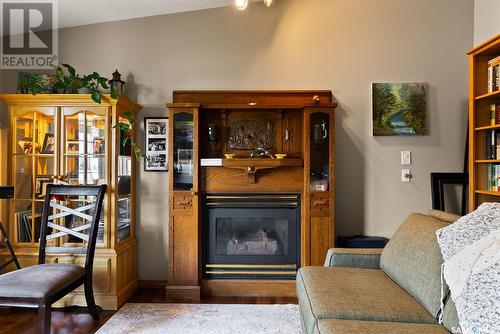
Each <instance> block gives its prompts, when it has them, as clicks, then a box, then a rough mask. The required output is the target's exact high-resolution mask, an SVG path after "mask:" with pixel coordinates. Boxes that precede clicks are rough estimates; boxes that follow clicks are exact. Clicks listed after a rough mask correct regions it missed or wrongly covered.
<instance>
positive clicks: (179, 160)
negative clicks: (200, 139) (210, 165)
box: [173, 112, 194, 190]
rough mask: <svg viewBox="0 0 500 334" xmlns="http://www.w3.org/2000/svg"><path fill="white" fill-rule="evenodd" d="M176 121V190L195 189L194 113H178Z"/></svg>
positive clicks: (175, 115)
mask: <svg viewBox="0 0 500 334" xmlns="http://www.w3.org/2000/svg"><path fill="white" fill-rule="evenodd" d="M173 118H174V119H173V122H174V147H173V150H174V151H173V154H174V190H192V189H193V170H194V160H193V159H194V156H193V140H194V137H193V135H194V129H193V115H192V114H190V113H184V112H182V113H177V114H174V117H173Z"/></svg>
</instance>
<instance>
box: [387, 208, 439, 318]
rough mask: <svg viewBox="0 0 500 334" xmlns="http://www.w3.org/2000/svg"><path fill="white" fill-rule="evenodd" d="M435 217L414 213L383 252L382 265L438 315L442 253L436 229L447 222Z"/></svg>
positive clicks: (402, 285)
mask: <svg viewBox="0 0 500 334" xmlns="http://www.w3.org/2000/svg"><path fill="white" fill-rule="evenodd" d="M448 225H449V224H448V223H445V222H443V221H441V220H438V219H436V218H433V217H430V216H426V215H422V214H418V213H412V214H411V215H410V216H409V217H408V218H406V220H405V221H404V222H403V224H401V226H400V227H399V228H398V230H397V231H396V233H395V234H394V236H393V237H392V239H391V240H390V241H389V242H388V243H387V245H386V246H385V248H384V251H383V252H382V257H381V259H380V267H381V268H382V270H383V271H384V272H385V273H386V274H387V275H389V276H390V277H391V278H392V279H393V280H394V281H396V282H397V283H398V284H399V285H400V286H401V287H403V288H404V289H405V290H406V291H408V292H409V293H410V294H412V295H413V296H414V297H415V298H416V299H418V300H419V301H420V302H421V303H422V305H424V307H425V308H426V309H427V310H428V311H429V312H430V313H431V314H432V315H433V316H434V317H436V316H437V314H438V312H439V309H440V306H441V264H442V263H443V257H442V255H441V251H440V249H439V245H438V242H437V237H436V231H437V230H438V229H440V228H443V227H445V226H448Z"/></svg>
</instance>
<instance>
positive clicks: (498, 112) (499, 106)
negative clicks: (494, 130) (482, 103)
mask: <svg viewBox="0 0 500 334" xmlns="http://www.w3.org/2000/svg"><path fill="white" fill-rule="evenodd" d="M497 124H500V103H492V104H490V125H497Z"/></svg>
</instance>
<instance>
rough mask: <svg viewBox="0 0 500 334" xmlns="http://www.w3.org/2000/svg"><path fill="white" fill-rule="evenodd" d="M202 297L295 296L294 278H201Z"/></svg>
mask: <svg viewBox="0 0 500 334" xmlns="http://www.w3.org/2000/svg"><path fill="white" fill-rule="evenodd" d="M201 295H202V296H203V297H297V293H296V287H295V280H230V279H227V280H224V279H221V280H202V281H201Z"/></svg>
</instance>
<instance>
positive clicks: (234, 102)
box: [166, 90, 336, 299]
mask: <svg viewBox="0 0 500 334" xmlns="http://www.w3.org/2000/svg"><path fill="white" fill-rule="evenodd" d="M335 107H336V102H335V100H334V99H333V96H332V93H331V91H327V90H316V91H315V90H296V91H294V90H291V91H286V90H278V91H265V90H264V91H257V90H244V91H238V90H229V91H227V90H226V91H174V93H173V102H172V103H169V104H167V108H168V110H169V117H170V123H169V124H170V125H169V126H170V129H169V130H170V131H169V136H170V138H169V166H170V173H169V191H170V192H169V204H168V205H169V221H168V231H169V235H168V239H169V248H168V249H169V254H168V284H167V287H166V291H167V295H168V296H169V297H173V298H182V299H199V298H200V296H201V295H203V296H276V297H280V296H294V295H295V281H294V280H283V279H280V280H271V279H265V278H263V279H258V280H256V279H251V280H250V279H248V280H247V279H207V278H206V277H204V275H203V270H202V268H203V256H204V251H203V247H202V238H203V235H202V233H203V224H204V217H203V212H204V210H203V207H202V205H203V204H202V203H203V200H202V199H203V198H204V197H203V196H205V195H207V194H224V193H225V194H231V193H232V194H236V193H238V194H244V193H248V194H272V193H280V194H295V195H300V198H301V201H300V216H301V217H300V264H299V265H300V266H307V265H322V264H323V261H324V257H325V255H326V252H327V250H328V249H329V248H331V247H333V245H334V237H335V233H334V231H335V229H334V193H335V192H334V190H335V189H334V125H335ZM181 119H182V122H183V123H182V122H181V123H182V124H181V123H179V122H180V121H179V122H177V121H178V120H181ZM186 120H187V121H186ZM252 122H253V123H255V124H256V125H255V126H254V125H249V124H250V123H252ZM179 124H181V125H179ZM259 124H260V125H259ZM262 124H264V126H263V125H262ZM209 125H210V126H214V125H215V128H216V129H217V131H216V132H217V134H216V140H215V142H214V141H212V142H210V140H209V135H208V128H209ZM259 126H260V128H259ZM266 126H267V128H266ZM186 127H191V129H192V135H190V134H189V135H187V136H186V135H185V133H186V131H188V132H189V130H186ZM253 127H255V129H254V128H253ZM242 129H243V130H242ZM247 129H249V130H248V131H250V132H252V131H255V133H256V134H257V135H259V134H262V132H265V134H264V137H263V138H262V142H263V143H265V145H267V147H265V149H266V150H268V151H269V152H270V153H272V154H276V153H284V154H286V155H287V156H286V157H285V158H284V159H270V158H249V156H250V152H251V150H250V149H249V148H246V147H240V146H241V145H246V142H245V141H243V144H242V143H241V142H240V141H238V139H234V138H239V137H237V136H238V135H241V134H242V133H243V135H245V131H247ZM259 129H260V130H259ZM262 129H265V131H264V130H262ZM238 131H239V132H238ZM259 131H260V132H259ZM255 133H253V132H252V133H251V134H252V135H251V136H250V134H249V140H250V141H251V140H253V139H254V137H255V136H254V135H255ZM183 135H184V136H185V137H182V136H183ZM231 136H233V137H231ZM179 138H181V139H179ZM186 138H188V139H189V141H190V142H189V143H188V144H186V143H185V142H179V141H185V140H186ZM259 140H261V139H259ZM259 142H261V141H259ZM226 153H232V154H236V157H235V158H233V159H222V164H221V165H218V166H200V159H206V158H218V159H221V158H223V157H224V155H225V154H226ZM191 178H192V183H190V182H191ZM179 180H180V181H179ZM185 180H188V181H185ZM183 182H184V183H183Z"/></svg>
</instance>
